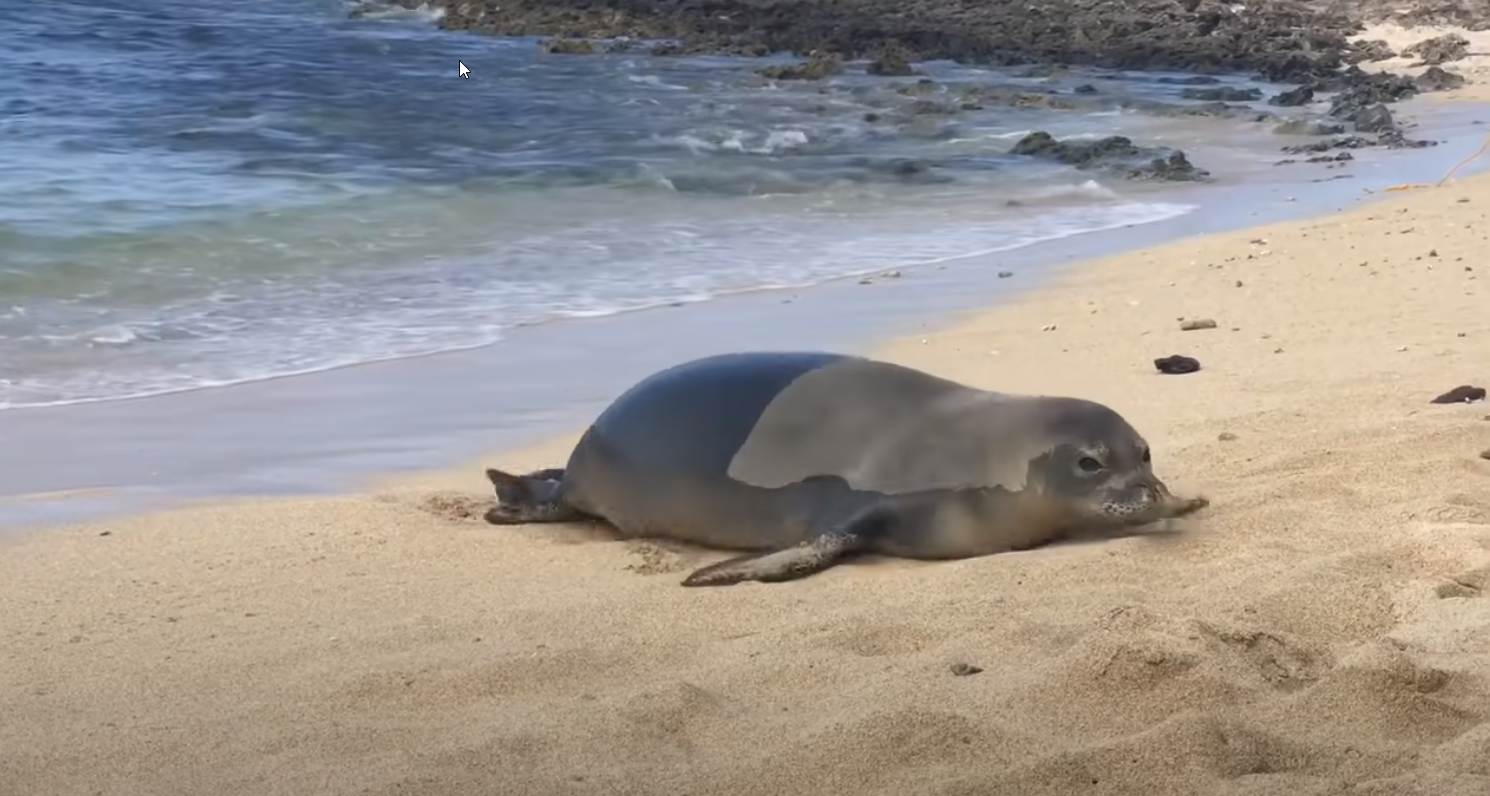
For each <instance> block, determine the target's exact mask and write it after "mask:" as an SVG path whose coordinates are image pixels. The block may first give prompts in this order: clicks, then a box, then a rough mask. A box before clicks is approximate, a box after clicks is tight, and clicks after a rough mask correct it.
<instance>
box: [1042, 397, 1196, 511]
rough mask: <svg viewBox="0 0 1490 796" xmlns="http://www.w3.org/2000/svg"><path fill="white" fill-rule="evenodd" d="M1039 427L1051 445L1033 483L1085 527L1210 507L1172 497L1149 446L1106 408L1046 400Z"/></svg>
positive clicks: (1083, 403) (1059, 399)
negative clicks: (1070, 510)
mask: <svg viewBox="0 0 1490 796" xmlns="http://www.w3.org/2000/svg"><path fill="white" fill-rule="evenodd" d="M1038 422H1039V423H1040V424H1041V425H1042V426H1043V427H1044V428H1043V430H1044V431H1045V432H1046V434H1047V435H1048V436H1046V437H1045V438H1046V439H1049V440H1052V441H1053V444H1052V445H1051V446H1050V448H1049V449H1048V450H1046V451H1045V452H1044V453H1042V454H1040V455H1039V456H1037V457H1035V458H1034V459H1033V460H1031V461H1030V471H1029V478H1030V481H1031V482H1033V483H1038V484H1039V487H1040V492H1041V494H1042V495H1044V496H1046V497H1051V498H1057V499H1058V500H1059V501H1061V502H1062V503H1064V504H1066V505H1074V506H1076V507H1077V513H1078V515H1080V517H1081V519H1082V520H1084V521H1087V522H1095V523H1099V524H1117V525H1139V524H1144V523H1149V522H1154V521H1157V520H1161V519H1167V518H1170V517H1178V516H1182V515H1184V514H1189V513H1190V512H1192V511H1195V510H1197V509H1200V508H1202V507H1204V506H1205V505H1206V504H1207V501H1205V499H1203V498H1194V499H1191V498H1180V497H1176V496H1174V495H1173V494H1171V493H1170V491H1169V488H1168V487H1166V486H1165V485H1164V482H1163V481H1160V480H1159V478H1158V476H1156V475H1154V469H1153V452H1152V450H1151V449H1150V448H1149V444H1148V441H1147V440H1145V439H1144V438H1143V436H1142V435H1140V434H1139V433H1138V431H1137V430H1135V429H1134V428H1133V427H1132V426H1131V425H1129V424H1128V421H1127V420H1125V419H1124V418H1123V416H1122V415H1120V414H1118V413H1117V412H1115V411H1113V410H1112V409H1111V408H1109V407H1107V406H1104V405H1102V404H1099V403H1095V402H1093V401H1084V400H1081V399H1077V398H1047V399H1044V402H1043V403H1042V405H1041V411H1040V412H1039V419H1038Z"/></svg>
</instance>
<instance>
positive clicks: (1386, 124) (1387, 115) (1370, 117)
mask: <svg viewBox="0 0 1490 796" xmlns="http://www.w3.org/2000/svg"><path fill="white" fill-rule="evenodd" d="M1355 129H1356V132H1360V133H1386V132H1391V131H1393V130H1396V129H1397V122H1396V121H1395V120H1394V119H1392V112H1391V111H1389V110H1387V106H1385V105H1382V104H1380V103H1378V104H1376V105H1372V106H1371V107H1369V108H1365V109H1362V110H1361V111H1359V112H1357V113H1356V115H1355Z"/></svg>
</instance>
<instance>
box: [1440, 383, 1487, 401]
mask: <svg viewBox="0 0 1490 796" xmlns="http://www.w3.org/2000/svg"><path fill="white" fill-rule="evenodd" d="M1483 400H1485V388H1484V387H1475V386H1472V385H1469V384H1461V385H1459V386H1458V387H1455V388H1454V389H1452V390H1449V391H1448V392H1446V393H1444V394H1443V395H1440V396H1438V397H1437V398H1434V399H1433V400H1432V401H1429V403H1434V404H1458V403H1465V404H1470V403H1474V402H1475V401H1483Z"/></svg>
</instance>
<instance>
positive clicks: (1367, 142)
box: [1283, 135, 1376, 155]
mask: <svg viewBox="0 0 1490 796" xmlns="http://www.w3.org/2000/svg"><path fill="white" fill-rule="evenodd" d="M1375 143H1376V142H1374V141H1372V140H1371V139H1369V138H1362V137H1360V136H1358V135H1347V136H1341V137H1340V138H1328V139H1325V140H1323V141H1314V142H1311V143H1308V144H1294V145H1293V146H1286V147H1283V151H1284V152H1287V153H1288V154H1290V155H1307V154H1310V153H1313V152H1328V151H1330V150H1331V149H1364V148H1366V147H1368V146H1372V145H1374V144H1375Z"/></svg>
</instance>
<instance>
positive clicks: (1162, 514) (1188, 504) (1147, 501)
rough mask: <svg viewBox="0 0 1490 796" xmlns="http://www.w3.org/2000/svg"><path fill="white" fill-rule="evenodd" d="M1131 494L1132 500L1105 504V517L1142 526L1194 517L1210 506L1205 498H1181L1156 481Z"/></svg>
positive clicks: (1103, 503)
mask: <svg viewBox="0 0 1490 796" xmlns="http://www.w3.org/2000/svg"><path fill="white" fill-rule="evenodd" d="M1129 494H1130V495H1132V497H1131V499H1129V500H1106V501H1103V502H1102V514H1103V515H1105V516H1106V517H1108V518H1109V519H1112V520H1115V521H1117V522H1119V523H1121V524H1125V525H1127V524H1142V523H1149V522H1155V521H1157V520H1167V519H1173V518H1176V517H1183V516H1185V515H1187V514H1194V513H1195V512H1197V511H1199V510H1201V509H1203V508H1205V507H1206V506H1209V505H1210V501H1209V500H1207V499H1205V498H1203V497H1195V498H1186V497H1179V496H1177V495H1175V494H1173V493H1172V492H1170V491H1169V487H1166V486H1165V485H1164V482H1162V481H1157V480H1155V481H1150V482H1148V483H1145V484H1139V485H1135V486H1134V487H1133V488H1132V489H1131V491H1130V492H1129Z"/></svg>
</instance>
